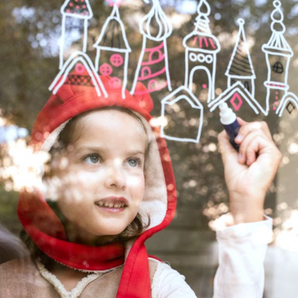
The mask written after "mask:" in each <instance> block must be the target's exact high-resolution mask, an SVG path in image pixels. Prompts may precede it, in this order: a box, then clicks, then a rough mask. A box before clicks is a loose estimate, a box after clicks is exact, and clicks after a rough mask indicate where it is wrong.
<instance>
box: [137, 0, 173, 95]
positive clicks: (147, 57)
mask: <svg viewBox="0 0 298 298" xmlns="http://www.w3.org/2000/svg"><path fill="white" fill-rule="evenodd" d="M146 2H147V1H146ZM152 3H153V6H152V8H151V10H150V11H149V13H148V14H147V15H145V16H144V17H143V18H142V20H141V21H140V32H141V34H142V35H143V42H142V49H141V54H140V57H139V62H138V65H137V69H136V73H135V77H134V82H133V86H132V89H131V94H134V93H135V88H136V84H137V82H141V83H142V84H144V85H145V86H146V87H147V89H148V91H149V92H154V91H159V90H161V89H163V88H166V87H167V88H168V90H169V91H171V90H172V87H171V80H170V73H169V65H168V64H169V61H168V50H167V41H166V40H167V38H168V37H169V36H170V35H171V33H172V26H171V24H170V23H169V21H168V19H167V17H166V15H165V13H164V12H163V10H162V8H161V6H160V3H159V1H158V0H152Z"/></svg>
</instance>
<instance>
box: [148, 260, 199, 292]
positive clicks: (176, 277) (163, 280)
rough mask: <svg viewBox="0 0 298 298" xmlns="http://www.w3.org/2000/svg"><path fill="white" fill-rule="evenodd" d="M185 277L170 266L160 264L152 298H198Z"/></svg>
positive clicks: (154, 278) (153, 284)
mask: <svg viewBox="0 0 298 298" xmlns="http://www.w3.org/2000/svg"><path fill="white" fill-rule="evenodd" d="M196 297H197V296H196V294H195V293H194V291H193V290H192V289H191V288H190V286H189V285H188V284H187V283H186V281H185V277H184V276H183V275H181V274H180V273H179V272H177V271H176V270H174V269H172V268H171V267H170V266H169V265H167V264H165V263H162V262H160V263H159V264H158V266H157V269H156V271H155V274H154V277H153V282H152V298H196Z"/></svg>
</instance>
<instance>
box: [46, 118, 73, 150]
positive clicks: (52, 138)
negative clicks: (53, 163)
mask: <svg viewBox="0 0 298 298" xmlns="http://www.w3.org/2000/svg"><path fill="white" fill-rule="evenodd" d="M68 121H69V120H67V121H65V122H63V123H62V124H60V125H59V126H58V127H57V128H55V129H54V130H53V131H52V132H51V133H50V134H49V135H48V136H47V138H46V139H45V141H44V143H43V144H42V146H41V150H42V151H45V152H49V151H50V149H51V148H52V147H53V145H54V144H55V142H56V141H57V138H58V136H59V134H60V132H61V131H62V130H63V129H64V127H65V126H66V124H67V123H68Z"/></svg>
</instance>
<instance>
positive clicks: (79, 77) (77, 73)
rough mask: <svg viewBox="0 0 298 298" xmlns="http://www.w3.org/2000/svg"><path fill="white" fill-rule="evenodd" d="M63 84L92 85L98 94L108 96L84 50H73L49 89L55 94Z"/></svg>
mask: <svg viewBox="0 0 298 298" xmlns="http://www.w3.org/2000/svg"><path fill="white" fill-rule="evenodd" d="M63 84H69V85H79V86H86V87H94V88H95V89H96V92H97V95H98V96H102V95H103V96H104V97H107V96H108V94H107V92H106V90H105V88H104V85H103V83H102V81H101V79H100V77H99V75H98V74H97V72H96V71H95V68H94V66H93V63H92V61H91V59H90V58H89V57H88V55H87V54H86V53H84V52H75V53H73V54H72V55H71V56H70V57H69V58H68V59H67V61H66V62H65V63H64V65H63V67H62V69H61V70H60V72H59V73H58V74H57V76H56V78H55V79H54V81H53V82H52V84H51V86H50V87H49V90H50V91H52V93H53V94H56V93H57V92H58V91H59V89H60V87H61V86H62V85H63Z"/></svg>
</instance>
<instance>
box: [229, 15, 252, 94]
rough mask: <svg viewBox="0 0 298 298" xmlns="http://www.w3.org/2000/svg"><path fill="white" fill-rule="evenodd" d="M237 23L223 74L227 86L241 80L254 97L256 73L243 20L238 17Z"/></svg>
mask: <svg viewBox="0 0 298 298" xmlns="http://www.w3.org/2000/svg"><path fill="white" fill-rule="evenodd" d="M238 24H239V31H238V36H237V40H236V44H235V47H234V50H233V54H232V56H231V59H230V61H229V65H228V68H227V70H226V73H225V75H226V76H227V77H228V88H229V87H231V86H232V85H233V84H235V83H236V82H241V83H242V84H243V85H244V87H245V88H246V89H247V90H248V92H249V93H250V94H251V95H252V97H254V96H255V79H256V75H255V72H254V68H253V64H252V61H251V57H250V53H249V47H248V44H247V41H246V37H245V31H244V24H245V22H244V20H243V19H239V20H238Z"/></svg>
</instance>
